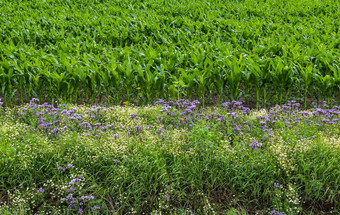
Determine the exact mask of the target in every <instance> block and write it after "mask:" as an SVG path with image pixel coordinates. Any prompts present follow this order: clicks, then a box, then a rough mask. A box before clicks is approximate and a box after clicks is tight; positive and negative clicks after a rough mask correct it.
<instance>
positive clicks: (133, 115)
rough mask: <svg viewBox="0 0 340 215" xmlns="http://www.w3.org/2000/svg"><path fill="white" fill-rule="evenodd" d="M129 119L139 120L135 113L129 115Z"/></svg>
mask: <svg viewBox="0 0 340 215" xmlns="http://www.w3.org/2000/svg"><path fill="white" fill-rule="evenodd" d="M130 118H131V119H139V117H138V116H137V114H136V113H132V114H130Z"/></svg>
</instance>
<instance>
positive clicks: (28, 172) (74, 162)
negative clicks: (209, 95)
mask: <svg viewBox="0 0 340 215" xmlns="http://www.w3.org/2000/svg"><path fill="white" fill-rule="evenodd" d="M37 101H38V100H37V99H34V100H31V102H30V104H27V105H24V106H21V107H15V108H8V109H1V113H2V114H1V115H0V147H1V148H0V149H1V150H0V151H1V155H0V159H1V162H0V175H1V177H0V200H1V202H0V204H1V207H0V213H1V214H11V213H13V211H20V210H22V211H24V212H22V213H28V214H31V213H33V212H34V213H44V214H45V213H46V212H49V213H53V214H72V213H80V214H81V213H85V214H227V213H228V214H255V213H257V214H317V213H318V214H323V213H325V214H326V213H327V214H329V213H335V214H337V213H339V202H340V195H339V190H340V189H339V188H340V187H339V186H340V168H339V163H340V156H339V155H340V137H339V130H340V127H339V123H338V120H339V116H340V115H339V114H340V107H339V106H333V107H328V105H327V102H324V103H323V105H322V106H321V107H315V108H312V109H310V110H308V111H303V110H301V109H299V106H300V104H299V103H297V102H295V101H290V102H289V103H287V104H285V105H281V106H280V105H277V106H275V107H273V108H271V109H268V110H265V109H261V110H259V111H256V110H250V109H249V108H246V107H244V106H243V105H242V102H235V101H234V102H225V103H222V105H221V107H210V108H202V107H201V104H200V102H198V101H193V102H189V101H187V100H180V101H178V102H172V101H164V100H160V101H158V102H156V104H155V105H152V106H146V107H134V106H114V107H110V108H108V107H101V106H79V105H70V104H66V105H58V106H56V105H54V106H53V105H50V104H47V103H44V104H41V105H38V103H37Z"/></svg>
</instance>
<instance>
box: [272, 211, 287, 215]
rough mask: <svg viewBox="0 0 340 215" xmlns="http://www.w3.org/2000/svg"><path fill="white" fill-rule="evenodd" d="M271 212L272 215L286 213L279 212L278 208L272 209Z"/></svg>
mask: <svg viewBox="0 0 340 215" xmlns="http://www.w3.org/2000/svg"><path fill="white" fill-rule="evenodd" d="M270 214H272V215H285V214H284V213H282V212H278V211H277V210H272V211H271V212H270Z"/></svg>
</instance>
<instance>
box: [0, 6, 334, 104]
mask: <svg viewBox="0 0 340 215" xmlns="http://www.w3.org/2000/svg"><path fill="white" fill-rule="evenodd" d="M339 6H340V3H339V1H331V0H324V1H317V0H311V1H307V0H298V1H296V0H294V1H293V0H288V1H278V0H273V1H255V0H246V1H231V0H230V1H229V0H227V1H219V0H208V1H206V0H204V1H203V0H197V1H194V2H193V1H191V0H183V1H177V0H171V1H161V0H151V1H140V0H136V1H129V0H120V1H112V0H102V1H99V0H89V1H82V0H75V1H59V0H46V1H28V0H9V1H1V2H0V14H1V18H0V19H1V22H0V41H1V42H0V94H1V95H2V96H3V97H4V98H5V102H6V104H8V105H10V104H12V103H18V102H20V103H23V101H25V100H28V99H29V98H31V97H32V96H35V97H38V98H40V99H41V100H47V101H52V100H53V99H55V98H63V100H66V101H71V102H72V101H77V102H84V101H86V102H89V101H90V102H91V103H95V102H103V101H108V102H109V103H115V104H118V103H120V102H122V101H126V100H127V101H134V102H135V103H138V104H143V103H144V104H146V103H149V102H150V101H151V100H154V99H159V98H169V97H174V98H177V99H178V98H179V97H181V98H183V97H188V98H202V102H203V103H204V102H205V103H207V102H211V101H212V97H214V98H215V97H216V95H217V98H218V100H219V102H221V101H222V100H223V99H225V98H227V97H228V98H231V99H239V98H245V99H246V101H247V102H249V103H252V102H255V103H256V104H257V107H259V105H260V104H262V105H263V106H264V107H266V106H267V105H268V104H270V103H271V104H273V103H274V102H276V103H280V104H281V103H283V102H285V101H287V100H288V99H290V98H292V97H293V98H298V99H301V100H304V101H305V104H304V106H305V108H307V106H308V102H307V101H309V99H310V98H311V100H313V99H314V97H315V96H316V97H317V99H318V100H320V99H327V100H328V101H329V102H330V101H331V99H332V97H334V96H337V97H338V96H339V93H338V92H339V86H340V85H339V84H340V83H339V82H340V81H339V67H338V65H339V64H340V60H339V59H340V56H339V44H340V42H339V38H340V37H339V33H338V21H337V20H338V17H339V15H340V14H339V13H340V12H339V11H340V10H339ZM251 97H254V99H251ZM207 98H208V100H207ZM204 99H205V100H204Z"/></svg>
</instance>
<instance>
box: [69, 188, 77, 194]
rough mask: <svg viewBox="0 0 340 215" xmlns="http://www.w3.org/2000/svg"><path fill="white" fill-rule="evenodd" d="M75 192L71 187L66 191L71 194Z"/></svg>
mask: <svg viewBox="0 0 340 215" xmlns="http://www.w3.org/2000/svg"><path fill="white" fill-rule="evenodd" d="M75 190H76V188H74V187H72V188H71V189H68V190H67V192H69V193H71V192H73V191H75Z"/></svg>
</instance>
